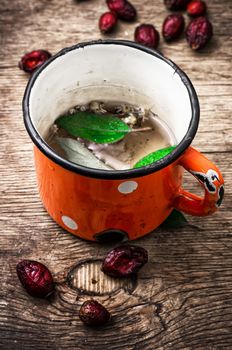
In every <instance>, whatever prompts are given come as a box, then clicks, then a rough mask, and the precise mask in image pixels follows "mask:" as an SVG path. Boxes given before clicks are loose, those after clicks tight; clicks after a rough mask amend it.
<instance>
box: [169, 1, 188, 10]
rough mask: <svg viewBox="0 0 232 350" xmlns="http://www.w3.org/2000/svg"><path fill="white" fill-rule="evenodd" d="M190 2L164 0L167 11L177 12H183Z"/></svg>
mask: <svg viewBox="0 0 232 350" xmlns="http://www.w3.org/2000/svg"><path fill="white" fill-rule="evenodd" d="M189 1H190V0H164V4H165V6H166V7H167V9H168V10H171V11H179V10H185V9H186V6H187V5H188V3H189Z"/></svg>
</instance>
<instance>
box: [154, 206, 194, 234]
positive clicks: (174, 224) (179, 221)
mask: <svg viewBox="0 0 232 350" xmlns="http://www.w3.org/2000/svg"><path fill="white" fill-rule="evenodd" d="M186 225H188V221H187V219H186V218H185V216H184V215H183V214H182V213H181V212H180V211H178V210H176V209H173V211H172V212H171V214H170V215H169V216H168V217H167V219H166V220H165V221H164V222H163V223H162V224H161V225H160V227H161V228H167V229H172V228H173V229H174V228H181V227H184V226H186Z"/></svg>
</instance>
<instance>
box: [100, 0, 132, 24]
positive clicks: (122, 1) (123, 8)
mask: <svg viewBox="0 0 232 350" xmlns="http://www.w3.org/2000/svg"><path fill="white" fill-rule="evenodd" d="M106 3H107V5H108V7H109V9H110V10H111V11H114V12H116V14H117V15H118V18H120V19H122V20H124V21H127V22H132V21H134V20H135V18H136V16H137V12H136V9H135V8H134V6H133V5H132V4H131V3H130V2H129V1H127V0H106Z"/></svg>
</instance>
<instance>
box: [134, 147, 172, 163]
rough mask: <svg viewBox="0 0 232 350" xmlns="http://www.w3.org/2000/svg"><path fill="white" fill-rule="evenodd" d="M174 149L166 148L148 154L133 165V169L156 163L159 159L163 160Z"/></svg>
mask: <svg viewBox="0 0 232 350" xmlns="http://www.w3.org/2000/svg"><path fill="white" fill-rule="evenodd" d="M175 148H176V147H175V146H171V147H167V148H162V149H159V150H158V151H155V152H153V153H149V154H148V155H146V156H145V157H144V158H142V159H140V160H139V161H138V162H137V163H136V164H135V165H134V168H140V167H142V166H145V165H148V164H151V163H154V162H157V161H158V160H160V159H161V158H164V157H165V156H167V155H168V154H169V153H171V152H172V151H173V150H174V149H175Z"/></svg>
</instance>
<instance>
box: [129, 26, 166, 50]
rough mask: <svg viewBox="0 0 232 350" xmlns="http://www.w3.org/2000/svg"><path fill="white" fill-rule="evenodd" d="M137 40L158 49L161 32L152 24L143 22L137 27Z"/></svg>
mask: <svg viewBox="0 0 232 350" xmlns="http://www.w3.org/2000/svg"><path fill="white" fill-rule="evenodd" d="M134 37H135V41H136V42H137V43H139V44H142V45H145V46H148V47H152V48H154V49H156V48H157V47H158V45H159V40H160V36H159V32H158V31H157V30H156V29H155V27H154V26H153V25H152V24H141V25H140V26H138V27H137V28H136V29H135V35H134Z"/></svg>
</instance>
